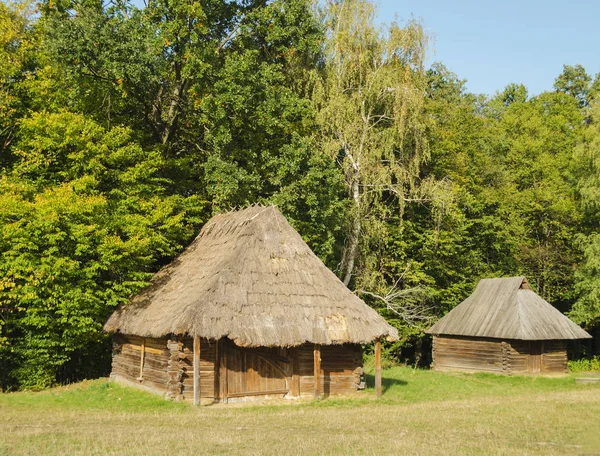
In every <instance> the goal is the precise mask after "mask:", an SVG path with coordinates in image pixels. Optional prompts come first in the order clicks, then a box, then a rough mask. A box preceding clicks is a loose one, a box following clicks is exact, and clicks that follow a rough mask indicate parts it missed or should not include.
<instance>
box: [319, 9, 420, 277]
mask: <svg viewBox="0 0 600 456" xmlns="http://www.w3.org/2000/svg"><path fill="white" fill-rule="evenodd" d="M326 13H327V27H328V28H327V34H328V40H327V42H326V47H325V69H324V71H325V76H324V78H325V81H324V84H323V90H322V93H321V94H319V104H320V111H319V116H318V121H319V123H320V129H321V135H322V137H321V141H322V144H323V148H324V150H326V151H327V152H328V153H329V154H330V155H331V156H332V157H336V159H337V160H338V162H339V163H340V166H341V167H342V170H343V172H344V174H345V178H346V187H347V191H348V195H349V197H350V198H351V201H352V206H353V211H352V217H351V221H350V223H349V225H350V226H349V228H348V234H347V237H346V246H345V249H344V252H343V256H342V260H341V265H340V270H341V271H340V274H341V277H342V279H343V281H344V283H345V284H346V285H348V284H349V283H350V281H351V279H352V277H353V274H354V273H355V265H356V263H357V260H358V261H360V260H361V258H359V257H360V254H359V252H360V248H361V244H362V245H363V246H366V245H367V244H368V242H369V238H371V237H372V236H373V235H375V233H376V232H377V230H378V229H379V227H380V226H381V223H382V221H383V220H384V219H385V217H386V215H387V214H388V213H389V207H390V206H391V205H392V204H390V202H391V201H395V202H396V203H397V206H398V208H399V210H400V211H402V210H403V208H404V206H405V204H406V203H407V202H410V201H413V200H418V199H420V196H419V195H418V194H417V193H416V189H417V187H418V186H417V185H416V180H417V178H418V175H419V168H420V166H421V163H422V161H423V160H424V159H426V158H427V157H428V153H429V151H428V147H427V141H426V138H425V123H424V122H425V120H424V116H423V103H424V94H425V72H424V69H423V59H424V54H425V49H426V47H427V38H426V36H425V34H424V32H423V29H422V27H421V26H420V24H418V23H417V22H414V21H411V22H409V23H408V24H407V25H406V26H405V27H404V28H402V27H400V26H399V25H398V24H397V23H392V24H391V25H390V26H389V27H388V28H387V30H386V31H383V30H382V29H379V28H377V27H376V26H375V25H374V8H373V5H372V4H371V3H370V2H367V1H364V0H348V1H341V2H331V3H329V4H328V9H327V12H326ZM362 260H364V258H363V259H362ZM362 266H363V267H364V268H365V270H364V271H363V272H361V274H362V275H363V276H367V275H368V274H369V271H368V269H369V268H368V266H367V262H365V261H363V263H362ZM360 281H361V279H359V280H358V282H360Z"/></svg>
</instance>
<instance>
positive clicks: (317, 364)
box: [313, 345, 321, 399]
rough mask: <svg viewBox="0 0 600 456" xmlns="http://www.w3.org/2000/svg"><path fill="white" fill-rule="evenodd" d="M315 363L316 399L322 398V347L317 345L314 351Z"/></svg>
mask: <svg viewBox="0 0 600 456" xmlns="http://www.w3.org/2000/svg"><path fill="white" fill-rule="evenodd" d="M313 354H314V361H315V366H314V368H315V399H318V398H319V397H321V346H320V345H315V350H314V353H313Z"/></svg>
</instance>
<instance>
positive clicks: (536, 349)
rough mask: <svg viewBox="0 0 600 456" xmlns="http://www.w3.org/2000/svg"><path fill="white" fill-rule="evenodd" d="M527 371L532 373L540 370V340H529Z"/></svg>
mask: <svg viewBox="0 0 600 456" xmlns="http://www.w3.org/2000/svg"><path fill="white" fill-rule="evenodd" d="M527 371H528V372H532V373H536V372H541V371H542V342H538V341H534V342H529V358H528V365H527Z"/></svg>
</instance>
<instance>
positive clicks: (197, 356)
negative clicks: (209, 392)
mask: <svg viewBox="0 0 600 456" xmlns="http://www.w3.org/2000/svg"><path fill="white" fill-rule="evenodd" d="M194 405H200V338H199V337H198V336H194Z"/></svg>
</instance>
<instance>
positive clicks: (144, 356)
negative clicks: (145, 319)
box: [137, 338, 146, 382]
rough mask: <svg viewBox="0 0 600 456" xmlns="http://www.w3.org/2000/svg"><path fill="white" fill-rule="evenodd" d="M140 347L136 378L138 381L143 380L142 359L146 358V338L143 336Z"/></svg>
mask: <svg viewBox="0 0 600 456" xmlns="http://www.w3.org/2000/svg"><path fill="white" fill-rule="evenodd" d="M140 349H141V351H140V376H139V377H138V378H137V381H138V382H141V381H143V380H144V360H145V358H146V339H144V338H142V346H141V347H140Z"/></svg>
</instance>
